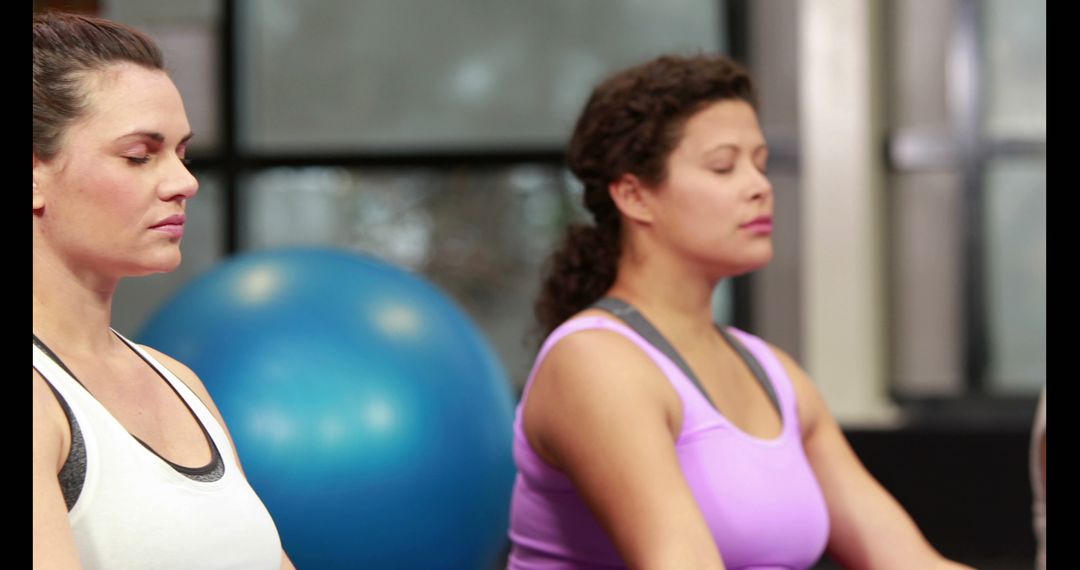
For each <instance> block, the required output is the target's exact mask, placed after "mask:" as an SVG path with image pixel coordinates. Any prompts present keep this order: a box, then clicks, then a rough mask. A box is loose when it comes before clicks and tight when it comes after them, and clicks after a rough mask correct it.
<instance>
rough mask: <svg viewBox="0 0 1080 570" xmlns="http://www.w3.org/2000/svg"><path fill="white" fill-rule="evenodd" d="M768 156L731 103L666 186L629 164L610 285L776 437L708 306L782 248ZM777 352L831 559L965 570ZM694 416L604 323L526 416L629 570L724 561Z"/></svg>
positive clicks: (744, 421) (554, 371) (744, 419)
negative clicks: (696, 462)
mask: <svg viewBox="0 0 1080 570" xmlns="http://www.w3.org/2000/svg"><path fill="white" fill-rule="evenodd" d="M767 159H768V149H767V147H766V145H765V140H764V136H763V135H762V133H761V129H760V126H759V124H758V120H757V115H756V113H755V112H754V110H753V108H752V107H751V106H750V105H749V104H747V103H745V102H742V101H735V100H727V101H721V102H718V103H714V104H711V105H709V106H707V107H705V108H704V109H703V110H701V111H699V112H698V113H697V114H695V115H693V116H692V117H691V118H690V119H689V120H688V121H687V123H686V124H685V126H684V130H683V137H682V139H681V141H680V142H679V144H678V146H677V147H676V148H675V149H674V150H673V151H672V153H671V155H670V156H669V158H668V163H667V164H668V174H667V177H666V179H665V180H664V181H663V182H661V183H660V184H658V185H656V187H650V186H648V185H646V184H645V183H643V182H642V181H641V180H639V179H637V178H636V177H635V176H633V175H631V174H625V175H623V176H622V177H621V178H619V179H618V180H616V181H615V182H613V183H612V184H611V185H610V187H609V191H610V194H611V197H612V199H613V200H614V201H615V204H616V205H617V206H618V208H619V210H620V212H621V214H622V222H623V228H624V234H623V240H624V241H623V254H622V256H621V258H620V260H619V266H618V273H617V277H616V280H615V283H614V285H613V286H612V287H611V289H610V290H609V291H608V293H607V294H609V295H612V296H616V297H619V298H622V299H624V300H626V301H628V302H629V303H631V304H632V305H634V306H635V307H637V308H638V309H639V310H640V311H641V312H642V313H643V314H644V315H645V316H646V318H647V319H649V320H650V321H651V322H652V323H653V324H654V325H655V326H656V327H657V328H658V329H659V330H660V332H661V334H663V335H664V336H665V337H666V338H667V339H668V340H669V341H670V342H671V344H672V345H673V346H674V347H675V349H676V350H677V351H678V352H679V353H680V354H681V355H682V356H683V358H684V359H685V360H686V361H687V363H688V364H689V365H690V367H691V368H692V369H693V370H694V372H695V374H696V375H697V376H698V378H699V379H700V380H701V381H702V383H703V385H704V389H705V391H706V392H707V393H708V396H709V398H710V399H711V400H712V401H713V402H715V403H716V405H717V406H718V408H719V409H720V410H721V411H723V412H724V414H725V416H726V417H727V418H728V419H729V420H731V421H732V422H733V423H734V424H735V425H736V426H737V427H739V428H740V429H742V430H743V431H745V432H746V433H748V434H750V435H753V436H756V437H760V438H767V439H771V438H774V437H777V436H778V435H779V434H780V431H781V419H780V416H779V414H778V412H777V411H776V410H775V408H773V406H772V404H771V403H770V401H769V399H768V396H767V394H766V393H765V391H764V390H763V389H762V388H761V387H760V385H759V384H758V383H757V382H756V380H755V379H754V378H753V376H752V374H751V372H750V371H749V370H748V369H747V368H746V367H745V366H744V365H742V363H741V361H740V360H739V358H738V356H737V354H736V353H735V352H734V350H733V349H732V348H731V347H730V346H729V345H727V343H726V342H724V341H723V339H722V338H721V337H720V336H719V334H718V333H717V331H716V330H715V327H714V324H713V321H712V311H711V306H710V303H711V295H712V291H713V289H714V287H715V286H716V284H717V283H718V282H719V281H720V280H721V279H723V278H726V277H731V276H734V275H738V274H741V273H745V272H747V271H752V270H754V269H758V268H760V267H763V266H764V265H765V264H767V263H768V262H769V261H770V260H771V258H772V242H771V236H770V235H769V234H763V233H758V232H754V231H752V230H750V229H748V228H746V227H744V224H746V223H747V222H749V221H751V220H754V219H756V218H758V217H759V216H763V215H766V216H768V215H771V214H772V210H773V189H772V185H771V184H770V183H769V181H768V178H767V177H766V175H765V164H766V162H767ZM585 315H590V316H599V317H601V318H611V317H610V315H609V314H607V313H605V312H602V311H597V310H585V311H583V312H582V313H579V315H578V316H585ZM773 350H775V351H776V352H777V354H778V355H779V358H780V359H781V361H782V362H783V364H784V366H785V367H786V369H787V371H788V374H789V375H790V376H791V379H792V382H793V384H794V387H795V392H796V396H797V402H798V404H797V405H798V408H799V418H800V423H801V425H800V427H801V430H802V436H803V445H804V447H805V450H806V454H807V457H808V459H809V462H810V464H811V467H812V468H813V470H814V473H815V474H816V476H817V478H818V481H819V483H820V485H821V488H822V491H823V493H824V495H825V500H826V503H827V505H828V508H829V516H830V524H831V534H830V537H829V541H828V546H827V549H828V552H829V554H830V555H831V556H832V557H833V558H834V559H835V560H836V561H838V562H839V563H840V564H842V565H843V566H844V567H846V568H874V569H879V568H881V569H888V568H967V567H966V566H963V565H960V564H956V563H954V562H950V561H948V560H945V559H944V558H943V557H942V556H941V555H940V554H939V553H938V552H937V551H935V550H934V549H933V548H932V547H931V546H930V544H929V543H927V541H926V540H925V538H923V536H922V534H921V533H920V532H919V530H918V528H917V527H916V526H915V524H914V523H913V522H912V520H911V518H910V517H909V516H908V515H907V513H906V512H905V511H904V510H903V508H902V507H901V506H900V505H899V504H898V503H897V502H896V501H895V500H894V499H893V498H892V497H891V496H890V495H889V494H888V492H887V491H886V490H885V489H884V488H882V487H881V486H880V485H879V484H878V483H877V482H876V481H875V480H874V479H873V477H872V476H871V475H870V474H869V472H868V471H867V470H866V469H865V468H864V467H863V465H862V464H861V463H860V462H859V460H858V458H857V457H856V456H855V454H854V452H853V451H852V450H851V447H850V446H849V445H848V443H847V441H846V439H845V438H844V436H843V433H842V432H841V430H840V427H839V425H838V424H837V422H836V421H835V419H834V418H833V417H832V415H831V414H830V412H829V410H828V408H827V407H826V405H825V403H824V401H823V400H822V398H821V395H820V394H819V393H818V391H817V389H816V388H815V386H814V384H813V383H812V382H811V380H810V379H809V378H808V377H807V375H806V373H805V372H804V371H803V370H802V369H801V368H800V367H799V366H798V365H797V364H796V363H795V362H794V361H793V360H792V359H791V358H790V357H789V356H788V355H786V354H784V353H783V352H782V351H780V350H779V349H776V348H775V347H773ZM682 414H683V412H682V404H681V402H680V400H679V397H678V395H677V393H676V392H675V390H674V388H673V387H672V386H671V384H670V383H669V382H668V380H667V379H666V378H665V377H664V376H663V375H662V373H661V372H660V371H659V370H658V369H657V368H656V366H655V365H654V364H653V363H652V361H651V360H649V359H648V357H647V356H645V354H644V353H643V352H642V351H641V350H640V349H638V348H637V347H636V346H635V345H633V344H632V343H631V342H630V341H629V340H627V339H625V338H623V337H622V336H620V335H618V334H616V333H613V332H610V331H604V330H586V331H581V332H578V333H575V334H573V335H570V336H568V337H566V338H564V339H563V340H561V341H560V342H559V343H558V344H557V345H556V346H555V347H554V348H553V349H552V350H551V351H550V352H549V353H548V356H547V357H546V358H545V360H544V362H543V363H541V365H540V368H539V369H538V371H537V374H536V377H535V379H534V381H533V384H532V387H531V389H530V392H529V397H528V399H527V401H526V404H525V409H524V416H523V422H524V429H525V434H526V437H527V439H528V440H529V443H530V444H531V445H532V447H533V449H534V450H535V451H536V452H537V453H538V454H539V455H540V456H541V457H542V458H543V459H544V460H545V461H546V462H548V463H549V464H551V465H552V466H553V467H555V468H557V469H559V470H561V471H563V472H565V473H566V474H567V475H568V476H569V477H570V478H571V480H573V481H574V483H575V485H576V487H577V489H578V491H579V492H580V493H581V495H582V497H583V498H584V500H585V502H586V503H587V504H588V505H589V507H590V508H591V509H592V511H593V512H594V513H595V514H596V516H597V518H598V519H599V521H600V522H601V524H602V525H603V526H604V527H605V528H606V530H607V531H608V533H609V534H610V536H611V537H612V539H613V541H614V543H615V546H616V548H617V549H618V550H619V552H620V554H621V555H622V557H623V559H624V561H625V562H626V563H627V565H628V566H629V567H630V568H657V569H663V568H688V569H690V568H694V569H720V568H724V563H723V560H722V557H721V555H720V553H719V552H718V550H717V547H716V544H715V542H714V540H713V538H712V535H711V534H710V531H709V529H708V527H707V525H706V523H705V520H704V517H703V516H702V514H701V511H700V509H699V508H698V506H697V503H696V502H695V500H694V497H693V495H692V493H691V491H690V488H689V486H688V485H687V483H686V481H685V479H684V478H683V475H682V471H681V468H680V466H679V463H678V458H677V456H676V453H675V445H674V444H675V440H676V439H677V437H678V435H679V431H680V429H681V426H682ZM582 433H589V434H590V437H588V438H582V437H581V436H580V434H582Z"/></svg>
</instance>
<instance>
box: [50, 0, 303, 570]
mask: <svg viewBox="0 0 1080 570" xmlns="http://www.w3.org/2000/svg"><path fill="white" fill-rule="evenodd" d="M191 136H192V133H191V127H190V126H189V124H188V120H187V115H186V114H185V112H184V105H183V101H182V100H181V98H180V93H179V92H178V91H177V89H176V86H175V85H173V82H172V81H171V80H170V79H169V76H168V74H167V73H166V72H165V71H164V67H163V64H162V58H161V53H160V51H159V50H158V48H157V46H156V45H154V42H153V41H152V40H151V39H150V38H148V37H147V36H145V35H144V34H142V33H140V32H138V31H136V30H133V29H131V28H128V27H126V26H122V25H119V24H116V23H114V22H110V21H107V20H103V19H98V18H92V17H86V16H81V15H72V14H62V13H46V14H35V15H34V244H33V246H34V276H33V282H34V288H33V294H34V298H33V302H34V316H33V320H34V323H33V324H34V331H33V332H34V367H33V368H34V370H33V376H34V382H33V383H34V408H33V410H34V411H33V423H34V428H33V429H34V459H33V469H34V523H33V536H34V538H33V542H34V567H35V568H78V567H85V568H200V569H202V568H207V569H209V568H252V569H254V568H275V569H276V568H292V567H293V565H292V563H291V562H290V561H289V559H288V557H287V556H286V555H285V553H284V551H283V550H282V548H281V541H280V539H279V537H278V533H277V529H276V527H275V525H274V522H273V520H271V518H270V514H269V513H268V512H267V510H266V507H265V506H264V505H263V503H262V501H260V500H259V498H258V497H257V496H256V495H255V492H254V491H253V490H252V488H251V486H250V485H249V484H248V482H247V479H246V478H245V477H244V474H243V472H242V471H241V470H240V463H239V459H238V458H237V456H236V452H235V449H234V447H233V444H232V440H231V438H230V437H229V435H228V432H227V431H226V428H225V422H224V420H223V419H222V417H221V414H220V413H219V412H218V410H217V408H216V407H215V406H214V403H213V401H212V400H211V398H210V394H209V393H207V391H206V388H205V387H204V386H203V384H202V383H201V382H200V381H199V379H198V377H196V375H195V374H194V373H193V372H192V371H191V370H189V369H188V368H187V367H185V366H184V365H183V364H180V363H179V362H177V361H176V360H173V359H172V358H169V357H168V356H166V355H164V354H162V353H160V352H157V351H155V350H154V349H152V348H149V347H146V346H140V345H137V344H135V343H133V342H131V341H129V340H127V339H126V338H124V337H123V336H121V335H120V334H119V333H117V332H116V331H114V330H113V329H112V328H111V327H110V315H111V312H112V302H113V294H114V293H115V292H116V287H117V284H118V282H119V281H120V279H122V278H125V277H130V276H138V275H146V274H150V273H159V272H165V271H172V270H173V269H175V268H176V267H177V265H178V264H179V263H180V241H181V238H182V237H183V234H184V226H185V221H186V218H185V209H186V205H187V201H188V200H190V199H191V198H192V197H193V196H195V193H196V192H197V191H198V182H197V181H196V180H195V178H194V177H193V176H192V175H191V173H190V172H189V171H188V169H187V166H186V158H185V155H186V152H187V145H188V141H189V140H190V139H191Z"/></svg>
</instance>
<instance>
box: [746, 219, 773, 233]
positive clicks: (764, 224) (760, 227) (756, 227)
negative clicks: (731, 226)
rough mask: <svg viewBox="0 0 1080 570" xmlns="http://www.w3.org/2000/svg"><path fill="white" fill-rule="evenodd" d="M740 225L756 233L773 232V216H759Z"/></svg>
mask: <svg viewBox="0 0 1080 570" xmlns="http://www.w3.org/2000/svg"><path fill="white" fill-rule="evenodd" d="M739 227H740V228H743V229H747V230H750V231H752V232H754V233H771V232H772V216H758V217H756V218H754V219H753V220H750V221H749V222H746V223H745V224H743V225H741V226H739Z"/></svg>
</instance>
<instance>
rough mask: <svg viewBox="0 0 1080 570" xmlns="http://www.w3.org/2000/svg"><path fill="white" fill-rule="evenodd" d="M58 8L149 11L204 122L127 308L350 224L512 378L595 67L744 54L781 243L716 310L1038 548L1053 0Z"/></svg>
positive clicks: (953, 519) (990, 524)
mask: <svg viewBox="0 0 1080 570" xmlns="http://www.w3.org/2000/svg"><path fill="white" fill-rule="evenodd" d="M47 7H55V8H65V9H75V10H79V11H84V12H89V13H94V14H98V15H102V16H105V17H108V18H112V19H115V20H118V21H121V22H125V23H128V24H132V25H135V26H137V27H139V28H140V29H143V30H145V31H147V32H149V33H150V34H151V35H152V36H153V37H154V38H155V39H156V40H157V41H158V42H159V43H160V45H161V46H162V47H163V49H164V51H165V59H166V64H167V66H168V68H169V69H170V71H171V74H172V76H173V78H174V80H175V82H176V83H177V86H178V87H179V89H180V90H181V92H182V94H183V96H184V99H185V103H186V106H187V111H188V115H189V119H190V121H191V123H192V127H193V129H194V132H195V134H196V136H195V138H194V139H193V141H192V145H191V147H190V152H189V157H191V158H192V159H193V166H192V168H193V171H194V172H195V174H196V176H197V177H198V178H199V180H200V182H201V190H200V195H199V196H198V198H197V199H196V200H194V201H193V202H192V203H191V204H190V207H189V213H190V214H189V215H190V223H189V226H190V227H189V230H188V233H187V234H186V235H185V240H184V244H183V248H184V250H183V251H184V263H183V266H182V267H181V268H180V270H178V271H177V272H175V273H172V274H168V275H159V276H154V277H149V278H145V279H137V280H127V281H124V282H123V283H122V284H121V287H120V291H119V292H118V294H117V300H116V303H115V307H116V313H115V314H114V326H115V328H116V329H117V330H119V331H120V332H122V333H126V334H134V333H136V332H137V331H138V330H139V328H140V327H141V326H142V325H143V323H144V322H146V320H147V318H148V317H149V315H151V314H152V313H153V312H154V311H155V309H156V308H158V307H159V306H160V305H161V304H162V303H163V302H165V301H166V300H168V299H169V298H170V297H171V296H173V295H174V294H176V292H177V291H179V290H180V289H181V288H183V287H184V286H185V285H186V284H187V283H188V282H190V281H191V280H192V279H193V278H195V277H197V276H199V275H201V274H203V273H204V272H206V271H208V270H209V269H211V268H213V267H215V266H216V265H217V264H218V263H220V262H221V261H223V260H225V259H227V258H229V257H230V256H233V255H234V254H238V253H242V252H248V251H255V250H260V249H268V248H276V247H281V246H289V245H315V246H337V247H343V248H347V249H351V250H355V251H359V252H364V253H367V254H370V255H373V256H376V257H378V258H381V259H383V260H386V261H388V262H390V263H393V264H395V265H397V266H400V267H404V268H407V269H409V270H410V271H413V272H415V273H417V274H419V275H422V276H424V277H425V278H426V279H428V280H430V281H431V282H433V283H435V284H437V285H438V286H439V287H440V288H442V289H443V290H444V291H446V292H447V293H448V294H449V295H450V296H452V297H453V298H454V300H456V301H457V302H458V303H459V304H460V306H461V307H462V308H463V309H464V310H465V311H466V312H467V313H468V314H469V315H470V316H471V317H472V318H473V319H474V320H475V321H476V323H477V324H478V325H479V326H480V327H481V329H482V330H483V332H484V333H485V334H486V335H487V336H488V338H489V340H490V342H491V343H492V345H493V346H494V348H495V349H496V352H497V353H498V355H499V358H500V359H501V360H502V363H503V365H504V366H505V368H506V371H507V373H508V375H509V377H510V379H511V383H512V384H513V388H514V389H515V393H516V390H517V389H518V388H520V385H521V384H522V383H523V382H524V379H525V376H526V375H527V373H528V370H529V367H530V365H531V363H532V359H533V356H534V351H535V349H536V346H537V342H538V341H539V339H538V338H536V336H535V334H534V330H533V326H534V320H533V317H532V301H533V298H534V296H535V294H536V292H537V290H538V286H539V273H538V272H539V269H540V266H541V264H542V262H543V260H544V258H545V256H546V255H547V253H548V252H549V251H550V250H551V249H552V247H553V245H554V243H555V241H556V240H557V239H558V238H559V237H560V235H561V232H562V230H563V228H564V227H565V225H566V224H567V223H568V222H570V221H578V220H583V219H585V218H584V216H583V211H582V209H581V207H580V205H579V201H580V191H581V190H580V187H579V185H578V184H577V182H576V181H575V180H574V179H573V178H572V177H571V176H570V175H569V174H568V172H567V171H566V170H565V168H564V167H563V154H562V153H563V147H564V144H565V142H566V140H567V138H568V136H569V132H570V129H571V127H572V124H573V121H574V119H575V118H576V115H577V113H578V111H579V110H580V108H581V106H582V105H583V103H584V100H585V98H586V97H587V95H588V92H589V90H590V88H591V86H592V85H593V84H595V83H596V82H597V81H598V80H600V79H601V78H602V77H604V76H605V75H607V74H609V73H611V72H613V71H615V70H618V69H620V68H622V67H625V66H627V65H630V64H634V63H638V62H641V61H644V60H646V59H650V58H652V57H654V56H656V55H659V54H661V53H666V52H679V53H691V52H696V51H706V52H725V53H728V54H730V55H731V56H733V57H734V58H736V59H737V60H739V61H741V62H743V63H744V64H746V65H747V66H748V67H749V68H750V70H751V74H752V75H753V76H754V78H755V80H756V82H757V85H758V88H759V91H760V94H761V109H760V118H761V121H762V125H763V128H764V131H765V134H766V137H767V139H768V142H769V145H770V148H771V160H770V165H769V174H770V178H771V180H772V182H773V184H774V187H775V191H776V213H775V220H776V224H775V228H776V229H775V234H774V236H775V250H776V257H775V260H774V261H773V263H772V264H771V265H770V266H769V267H768V268H766V269H764V270H762V271H759V272H757V273H755V274H753V275H750V276H746V277H740V278H737V279H734V280H732V281H730V282H725V283H724V284H722V285H721V286H720V288H718V290H717V292H716V315H717V319H718V321H721V322H725V323H729V324H734V325H736V326H739V327H741V328H744V329H746V330H749V331H751V332H753V333H755V334H758V335H760V336H763V337H765V338H767V339H768V340H770V341H771V342H773V343H774V344H776V345H778V346H780V347H781V348H783V349H784V350H786V351H788V352H789V353H790V354H792V355H793V356H794V357H795V358H796V359H798V360H799V361H800V362H802V363H803V365H804V366H805V367H806V368H807V369H808V371H809V372H810V374H811V376H812V377H813V378H814V379H815V381H816V382H818V384H819V385H820V386H821V389H822V391H823V392H824V395H825V397H826V400H827V401H828V402H829V404H830V406H831V407H832V409H833V411H834V413H835V414H836V415H837V417H838V419H839V420H840V421H841V423H842V425H843V426H844V428H845V430H846V432H847V434H848V436H849V438H850V440H851V442H852V444H853V446H854V447H855V449H856V451H857V452H858V453H859V455H860V457H861V458H862V459H863V461H864V462H865V463H866V464H867V466H868V467H869V468H870V470H871V471H872V472H873V473H874V474H875V475H876V476H877V477H878V478H879V479H880V480H881V481H882V482H883V484H885V486H886V487H887V488H889V489H890V490H891V491H892V492H893V493H894V494H895V495H896V496H897V498H898V499H899V500H900V501H901V503H903V504H904V505H905V507H907V508H908V510H909V511H910V512H911V513H912V515H913V516H914V518H915V520H916V521H917V522H918V523H919V525H920V527H922V529H923V530H924V532H925V534H926V535H927V536H928V538H929V539H930V540H931V542H932V543H934V544H935V545H936V546H937V547H938V548H939V549H940V550H942V551H943V552H944V553H945V554H946V555H949V556H953V557H956V558H958V559H960V560H963V561H966V562H968V563H971V564H976V565H979V567H980V568H1028V567H1031V561H1032V560H1033V556H1034V542H1033V539H1032V536H1031V530H1030V529H1031V525H1030V500H1031V493H1030V485H1029V483H1028V479H1027V477H1028V475H1027V457H1028V456H1027V453H1028V449H1027V446H1028V437H1029V434H1030V429H1031V421H1032V418H1033V416H1034V411H1035V403H1036V397H1037V395H1038V391H1039V390H1040V388H1041V387H1042V386H1043V385H1044V384H1045V382H1046V328H1045V325H1046V22H1045V20H1046V7H1045V1H1044V0H1039V1H1024V0H886V1H883V2H869V3H867V2H861V1H856V0H839V1H833V0H758V1H755V2H750V1H747V0H742V1H735V0H666V1H664V2H650V1H648V0H589V1H580V0H543V1H538V0H532V1H517V2H506V1H495V0H455V1H453V2H423V1H414V0H394V1H391V0H319V1H308V2H301V1H299V0H258V1H245V0H189V1H186V2H174V1H171V0H96V1H81V2H80V1H74V2H48V1H35V2H34V8H35V10H37V9H44V8H47ZM343 286H344V285H343ZM821 567H822V568H829V567H831V566H830V563H829V562H828V561H827V560H825V561H823V562H822V564H821Z"/></svg>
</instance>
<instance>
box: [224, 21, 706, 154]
mask: <svg viewBox="0 0 1080 570" xmlns="http://www.w3.org/2000/svg"><path fill="white" fill-rule="evenodd" d="M722 5H723V3H722V2H719V1H717V0H667V1H664V2H654V1H652V0H589V1H586V2H583V1H581V0H545V1H542V2H499V1H493V0H467V1H459V2H420V1H416V0H381V1H370V2H354V1H353V0H323V1H320V2H299V1H296V0H259V1H240V2H238V10H239V14H238V16H239V17H238V24H239V26H240V32H239V34H240V41H239V42H238V49H239V53H238V58H239V63H238V70H239V74H240V76H239V81H238V88H239V89H240V96H241V99H240V101H241V103H240V105H239V108H240V111H241V126H240V138H241V144H242V145H243V147H244V148H245V149H246V150H249V151H267V152H271V151H272V152H278V153H312V152H333V151H339V152H342V151H363V150H394V149H403V148H416V147H421V148H425V149H438V148H447V149H452V150H460V149H461V148H462V147H469V146H484V147H488V148H490V147H491V146H493V145H501V144H512V145H519V146H521V145H548V146H551V145H562V144H564V143H565V140H566V138H567V137H568V135H569V132H570V129H571V127H572V124H573V120H574V119H575V118H576V115H577V113H578V112H579V111H580V109H581V107H582V105H583V104H584V102H585V98H586V97H587V95H588V92H589V89H590V88H591V87H592V85H593V84H594V83H595V82H596V81H597V80H599V79H600V78H601V77H602V76H605V75H607V74H608V73H610V72H613V71H615V70H616V69H618V68H621V67H624V66H626V65H629V64H632V63H637V62H639V61H643V60H645V59H649V58H651V57H654V56H656V55H659V54H660V53H663V52H697V51H709V52H713V51H717V50H718V49H721V48H722V47H723V46H724V43H723V42H722V38H721V30H722V29H723V22H722V18H721V14H722V13H723V11H722V10H721V7H722Z"/></svg>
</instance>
